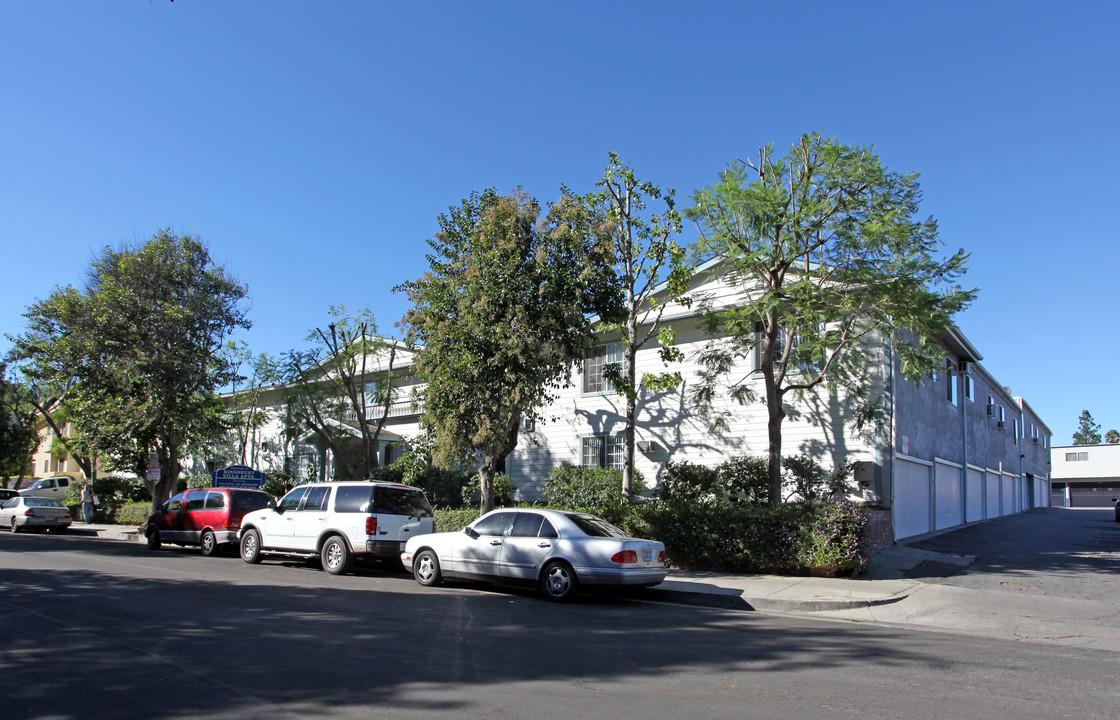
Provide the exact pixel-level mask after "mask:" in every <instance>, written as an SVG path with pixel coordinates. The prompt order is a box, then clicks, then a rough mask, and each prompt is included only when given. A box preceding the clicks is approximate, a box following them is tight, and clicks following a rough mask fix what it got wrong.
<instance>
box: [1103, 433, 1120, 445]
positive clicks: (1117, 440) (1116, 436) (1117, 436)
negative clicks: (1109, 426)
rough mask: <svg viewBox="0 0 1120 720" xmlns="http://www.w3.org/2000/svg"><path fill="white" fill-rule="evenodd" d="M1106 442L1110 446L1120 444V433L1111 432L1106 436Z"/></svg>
mask: <svg viewBox="0 0 1120 720" xmlns="http://www.w3.org/2000/svg"><path fill="white" fill-rule="evenodd" d="M1104 441H1105V442H1106V443H1108V444H1109V445H1116V444H1120V432H1117V431H1116V430H1115V429H1113V430H1109V431H1108V432H1106V433H1105V434H1104Z"/></svg>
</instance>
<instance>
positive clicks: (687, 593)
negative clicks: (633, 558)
mask: <svg viewBox="0 0 1120 720" xmlns="http://www.w3.org/2000/svg"><path fill="white" fill-rule="evenodd" d="M643 597H644V598H646V599H649V600H656V601H658V602H668V603H673V604H676V605H693V606H697V607H711V608H720V609H724V610H743V611H747V612H753V611H758V610H762V611H766V610H770V611H775V612H826V611H829V610H852V609H861V608H869V607H875V606H877V605H890V604H892V603H896V602H901V601H902V600H905V599H906V598H907V597H909V593H905V594H900V595H892V596H888V597H879V598H851V599H840V598H814V599H812V600H807V599H790V598H766V597H744V594H743V591H742V590H733V589H726V588H721V589H720V591H719V592H711V591H695V590H682V589H676V588H674V589H666V588H659V587H652V588H648V589H647V590H646V591H645V593H644V594H643Z"/></svg>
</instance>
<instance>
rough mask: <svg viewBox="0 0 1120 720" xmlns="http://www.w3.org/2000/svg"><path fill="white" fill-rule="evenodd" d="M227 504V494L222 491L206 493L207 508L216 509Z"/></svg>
mask: <svg viewBox="0 0 1120 720" xmlns="http://www.w3.org/2000/svg"><path fill="white" fill-rule="evenodd" d="M225 506H226V496H225V495H223V494H221V493H220V492H210V493H206V509H207V510H214V509H219V508H224V507H225Z"/></svg>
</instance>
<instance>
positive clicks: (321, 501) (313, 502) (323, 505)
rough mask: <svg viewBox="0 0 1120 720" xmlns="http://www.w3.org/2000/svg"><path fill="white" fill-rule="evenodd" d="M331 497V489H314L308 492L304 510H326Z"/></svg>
mask: <svg viewBox="0 0 1120 720" xmlns="http://www.w3.org/2000/svg"><path fill="white" fill-rule="evenodd" d="M330 496H331V489H330V488H329V487H313V488H311V489H310V490H308V491H307V499H306V500H304V501H303V509H304V510H316V511H317V510H326V509H327V499H328V498H330Z"/></svg>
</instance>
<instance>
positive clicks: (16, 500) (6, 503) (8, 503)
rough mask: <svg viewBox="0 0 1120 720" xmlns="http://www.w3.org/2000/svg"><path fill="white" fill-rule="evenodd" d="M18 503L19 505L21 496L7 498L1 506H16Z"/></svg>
mask: <svg viewBox="0 0 1120 720" xmlns="http://www.w3.org/2000/svg"><path fill="white" fill-rule="evenodd" d="M17 505H19V498H11V499H9V500H5V501H4V504H3V505H0V507H6V508H7V507H16V506H17Z"/></svg>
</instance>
